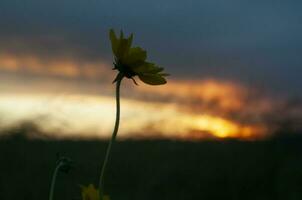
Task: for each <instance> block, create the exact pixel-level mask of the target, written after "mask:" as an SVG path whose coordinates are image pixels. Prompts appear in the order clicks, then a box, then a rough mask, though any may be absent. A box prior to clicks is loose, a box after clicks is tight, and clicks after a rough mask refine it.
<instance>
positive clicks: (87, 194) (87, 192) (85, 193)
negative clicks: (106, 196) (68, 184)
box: [81, 184, 100, 200]
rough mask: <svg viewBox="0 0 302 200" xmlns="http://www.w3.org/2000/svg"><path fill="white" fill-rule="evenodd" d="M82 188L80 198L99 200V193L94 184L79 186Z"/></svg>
mask: <svg viewBox="0 0 302 200" xmlns="http://www.w3.org/2000/svg"><path fill="white" fill-rule="evenodd" d="M81 188H82V200H100V193H99V190H97V189H96V188H95V187H94V185H92V184H90V185H88V186H87V187H86V186H81Z"/></svg>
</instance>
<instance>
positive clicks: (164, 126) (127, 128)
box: [0, 95, 265, 139]
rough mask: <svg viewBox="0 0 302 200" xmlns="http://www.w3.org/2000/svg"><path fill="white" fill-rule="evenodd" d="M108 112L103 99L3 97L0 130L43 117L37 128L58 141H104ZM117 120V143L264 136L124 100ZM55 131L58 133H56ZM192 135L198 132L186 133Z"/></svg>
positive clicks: (255, 129)
mask: <svg viewBox="0 0 302 200" xmlns="http://www.w3.org/2000/svg"><path fill="white" fill-rule="evenodd" d="M52 99H54V100H52ZM33 108H34V109H33ZM114 108H115V102H114V98H108V97H95V96H80V95H68V96H62V97H60V98H58V97H55V96H53V95H38V96H37V95H35V96H33V95H17V96H16V95H6V96H1V98H0V110H1V111H2V112H3V113H7V114H8V113H9V116H10V117H9V118H6V121H5V122H3V123H2V126H5V124H6V126H11V125H12V124H14V123H18V122H21V121H22V120H26V119H28V118H31V119H35V118H39V117H38V116H39V115H47V116H48V119H47V120H46V121H43V120H42V121H37V123H38V124H39V126H40V127H41V128H42V130H44V131H45V132H46V133H49V134H50V135H52V137H58V138H61V137H109V136H110V133H111V129H112V126H113V122H114V116H115V113H114V112H115V111H114ZM159 110H160V114H159V113H158V111H159ZM121 119H122V120H121V127H120V133H119V137H121V138H123V137H127V138H129V137H136V138H137V137H138V138H139V137H142V138H146V137H153V138H154V137H164V138H179V139H197V138H207V137H209V136H212V137H217V138H226V137H233V138H242V139H251V138H256V137H258V136H259V134H260V135H261V134H262V135H263V133H264V131H265V129H262V128H261V127H259V126H252V125H246V126H243V125H240V124H236V122H233V121H229V120H226V119H223V118H219V117H215V116H211V115H196V114H190V113H186V112H182V111H180V110H178V109H177V106H175V105H173V104H165V103H145V102H142V101H135V100H127V99H123V101H122V116H121ZM79 122H80V123H79ZM58 129H59V130H61V132H60V133H57V131H56V130H58ZM192 130H195V132H196V131H197V132H198V133H195V134H192Z"/></svg>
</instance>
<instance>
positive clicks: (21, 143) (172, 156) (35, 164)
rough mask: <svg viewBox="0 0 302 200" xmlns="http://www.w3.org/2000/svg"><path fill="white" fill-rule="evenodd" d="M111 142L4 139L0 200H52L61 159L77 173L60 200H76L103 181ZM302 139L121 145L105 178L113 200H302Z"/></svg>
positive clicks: (61, 188)
mask: <svg viewBox="0 0 302 200" xmlns="http://www.w3.org/2000/svg"><path fill="white" fill-rule="evenodd" d="M106 144H107V142H100V141H43V140H26V139H24V138H22V137H20V136H18V137H14V138H5V139H1V140H0V169H1V176H0V199H1V200H27V199H28V200H42V199H47V197H48V196H47V195H48V187H49V183H50V178H51V172H52V170H53V167H54V165H55V161H56V153H57V152H60V153H61V154H64V155H68V156H69V157H71V158H72V159H73V160H74V161H75V163H76V164H75V168H74V169H73V170H72V171H70V172H69V173H68V174H63V173H60V174H59V177H58V182H57V187H56V194H55V199H58V200H59V199H62V200H63V199H64V200H67V199H78V198H79V197H80V190H79V186H78V185H79V184H85V185H86V184H89V183H95V184H97V182H98V175H99V172H100V164H101V163H102V161H103V156H104V152H105V147H106ZM301 153H302V138H301V137H292V138H278V139H273V140H270V141H259V142H240V141H234V140H227V141H205V142H176V141H121V142H118V143H115V145H114V148H113V154H112V159H111V162H110V165H109V169H108V171H107V172H108V173H107V175H106V183H105V187H106V192H107V193H109V194H110V196H111V199H112V200H151V199H152V200H155V199H156V200H181V199H188V200H190V199H192V200H193V199H204V200H216V199H217V200H218V199H219V200H222V199H223V200H227V199H230V200H237V199H238V200H239V199H240V200H242V199H244V200H249V199H251V200H262V199H263V200H269V199H272V200H278V199H280V200H295V199H302V158H301Z"/></svg>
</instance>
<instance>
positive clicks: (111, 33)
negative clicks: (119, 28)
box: [109, 29, 119, 56]
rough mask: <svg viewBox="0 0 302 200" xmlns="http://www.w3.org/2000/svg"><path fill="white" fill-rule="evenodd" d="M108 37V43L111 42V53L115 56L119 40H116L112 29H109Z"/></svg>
mask: <svg viewBox="0 0 302 200" xmlns="http://www.w3.org/2000/svg"><path fill="white" fill-rule="evenodd" d="M109 36H110V41H111V48H112V52H113V54H114V55H115V56H116V55H117V50H118V47H119V39H117V37H116V35H115V32H114V30H113V29H110V32H109Z"/></svg>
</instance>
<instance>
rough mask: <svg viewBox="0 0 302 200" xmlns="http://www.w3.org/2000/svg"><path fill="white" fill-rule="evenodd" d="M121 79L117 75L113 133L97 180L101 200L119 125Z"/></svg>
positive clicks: (120, 75)
mask: <svg viewBox="0 0 302 200" xmlns="http://www.w3.org/2000/svg"><path fill="white" fill-rule="evenodd" d="M123 77H124V76H123V75H122V74H119V75H118V76H117V78H116V91H115V92H116V116H115V125H114V129H113V133H112V136H111V140H110V141H109V144H108V146H107V150H106V155H105V160H104V163H103V166H102V171H101V175H100V180H99V191H100V197H101V200H102V198H103V195H104V175H105V171H106V166H107V164H108V161H109V156H110V152H111V148H112V144H113V142H114V141H115V138H116V135H117V132H118V128H119V123H120V86H121V82H122V80H123Z"/></svg>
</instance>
